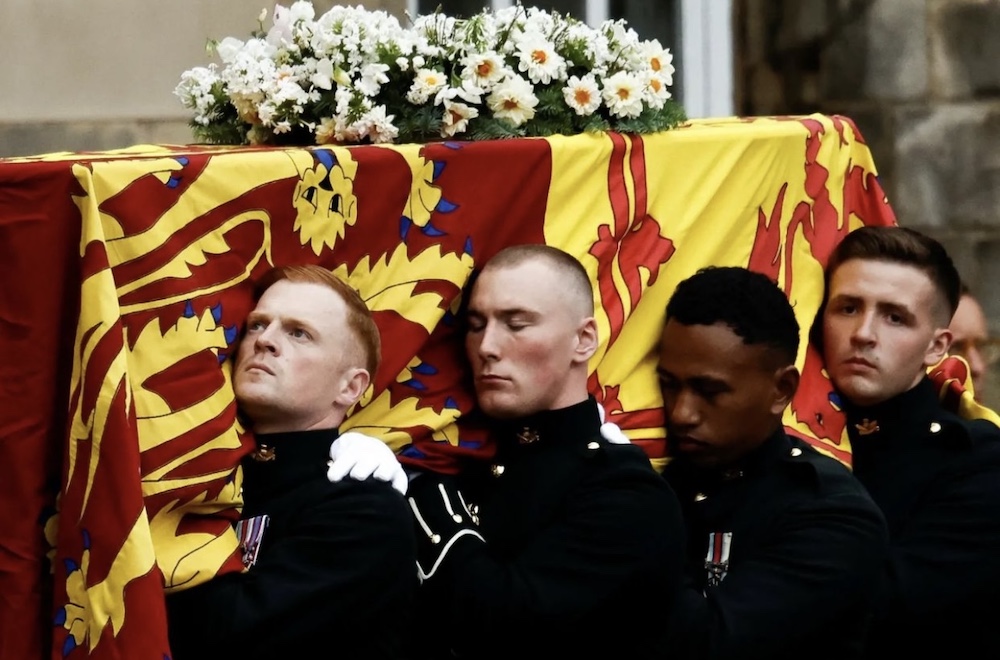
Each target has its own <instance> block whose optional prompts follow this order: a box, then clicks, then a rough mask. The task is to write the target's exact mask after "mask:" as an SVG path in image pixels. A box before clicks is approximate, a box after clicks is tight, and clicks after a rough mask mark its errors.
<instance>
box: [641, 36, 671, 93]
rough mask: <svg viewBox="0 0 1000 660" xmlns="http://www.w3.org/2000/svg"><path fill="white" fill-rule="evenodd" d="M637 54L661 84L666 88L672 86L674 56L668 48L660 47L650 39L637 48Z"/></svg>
mask: <svg viewBox="0 0 1000 660" xmlns="http://www.w3.org/2000/svg"><path fill="white" fill-rule="evenodd" d="M639 52H640V53H641V54H642V57H643V59H644V60H645V61H646V63H647V65H648V66H649V68H650V69H651V70H652V72H653V73H654V74H655V75H656V76H658V77H659V78H660V80H661V81H662V82H663V84H665V85H666V86H667V87H669V86H671V85H673V84H674V64H673V62H674V55H673V53H671V52H670V50H669V49H668V48H664V47H663V46H661V45H660V42H659V41H657V40H656V39H651V40H649V41H646V42H643V43H642V44H641V45H640V46H639Z"/></svg>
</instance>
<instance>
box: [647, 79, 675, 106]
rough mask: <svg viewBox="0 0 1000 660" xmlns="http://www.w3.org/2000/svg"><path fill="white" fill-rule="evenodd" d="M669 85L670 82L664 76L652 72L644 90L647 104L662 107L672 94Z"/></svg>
mask: <svg viewBox="0 0 1000 660" xmlns="http://www.w3.org/2000/svg"><path fill="white" fill-rule="evenodd" d="M667 85H668V83H667V81H666V80H664V79H663V77H661V76H659V75H657V74H650V75H649V79H648V82H647V83H646V88H645V89H644V90H643V92H644V93H643V101H644V102H645V103H646V105H648V106H650V107H651V108H656V109H657V110H659V109H660V108H662V107H663V106H664V105H665V104H666V102H667V99H669V98H670V96H671V95H670V92H669V91H668V90H667Z"/></svg>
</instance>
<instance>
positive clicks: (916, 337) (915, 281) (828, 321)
mask: <svg viewBox="0 0 1000 660" xmlns="http://www.w3.org/2000/svg"><path fill="white" fill-rule="evenodd" d="M828 296H829V301H828V303H827V305H826V308H825V309H824V311H823V355H824V360H825V364H826V370H827V372H828V373H829V374H830V378H831V380H832V381H833V384H834V386H835V387H836V388H837V390H839V391H840V393H841V394H842V395H843V396H846V397H847V398H848V399H849V400H850V401H852V402H853V403H855V404H856V405H861V406H870V405H875V404H877V403H881V402H883V401H887V400H888V399H891V398H892V397H894V396H896V395H897V394H901V393H903V392H906V391H907V390H909V389H911V388H912V387H914V386H915V385H916V384H917V383H919V382H920V380H921V379H922V378H923V377H924V376H925V375H926V373H927V367H929V366H931V365H933V364H936V363H937V362H939V361H940V360H941V359H942V358H943V357H944V354H945V352H946V351H947V350H948V344H949V343H950V340H951V333H950V331H949V330H948V329H947V328H943V327H941V323H940V319H941V315H942V311H941V306H942V304H943V303H942V302H941V301H940V300H939V298H940V296H939V294H938V293H937V291H936V290H935V288H934V284H933V283H932V282H931V279H930V278H929V277H928V276H927V275H926V274H924V273H923V271H921V270H920V269H918V268H915V267H913V266H909V265H905V264H899V263H891V262H884V261H869V260H865V259H851V260H848V261H846V262H844V263H843V264H841V265H840V266H839V267H838V268H837V270H836V271H835V272H834V273H833V276H832V277H831V278H830V284H829V292H828Z"/></svg>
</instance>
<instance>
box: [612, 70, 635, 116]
mask: <svg viewBox="0 0 1000 660" xmlns="http://www.w3.org/2000/svg"><path fill="white" fill-rule="evenodd" d="M644 86H645V85H644V84H643V81H641V80H639V79H638V78H637V77H636V76H635V75H633V74H631V73H628V72H627V71H619V72H618V73H616V74H614V75H613V76H611V77H609V78H605V79H604V89H603V91H602V96H603V98H604V103H605V105H607V106H608V110H609V111H610V112H611V114H612V115H614V116H616V117H638V116H639V115H640V114H641V113H642V95H643V87H644Z"/></svg>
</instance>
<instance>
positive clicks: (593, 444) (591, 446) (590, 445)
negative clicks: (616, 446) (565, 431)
mask: <svg viewBox="0 0 1000 660" xmlns="http://www.w3.org/2000/svg"><path fill="white" fill-rule="evenodd" d="M600 448H601V443H599V442H588V443H587V449H600Z"/></svg>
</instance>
